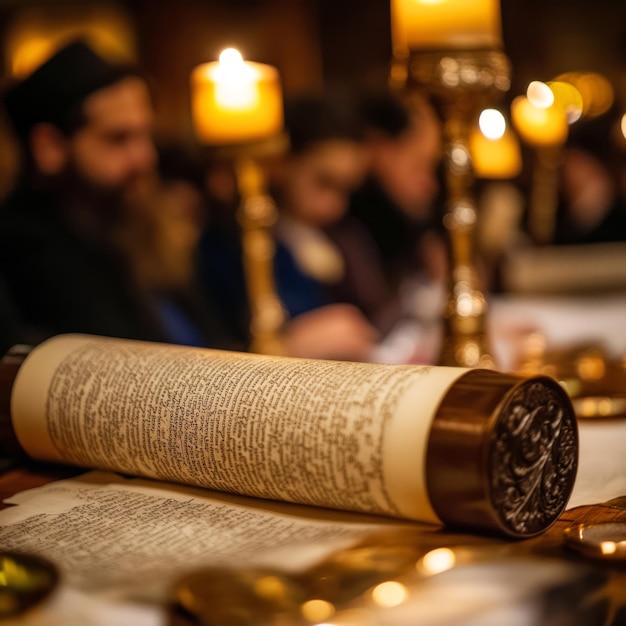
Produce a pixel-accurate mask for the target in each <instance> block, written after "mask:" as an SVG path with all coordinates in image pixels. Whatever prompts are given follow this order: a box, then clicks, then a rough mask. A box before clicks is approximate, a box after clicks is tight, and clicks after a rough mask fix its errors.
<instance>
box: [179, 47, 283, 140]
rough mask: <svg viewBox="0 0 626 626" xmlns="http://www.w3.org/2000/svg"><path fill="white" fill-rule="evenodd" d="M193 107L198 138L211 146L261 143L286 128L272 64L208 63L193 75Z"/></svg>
mask: <svg viewBox="0 0 626 626" xmlns="http://www.w3.org/2000/svg"><path fill="white" fill-rule="evenodd" d="M191 93H192V96H191V106H192V114H193V120H194V126H195V130H196V134H197V136H198V139H199V140H200V141H201V142H202V143H206V144H210V145H228V144H237V143H246V142H252V141H259V140H262V139H265V138H268V137H272V136H274V135H276V134H278V133H279V132H280V131H281V130H282V127H283V103H282V94H281V88H280V80H279V76H278V72H277V71H276V69H275V68H273V67H271V66H269V65H262V64H260V63H251V62H249V61H243V60H241V59H239V61H235V62H234V63H223V62H221V61H220V62H215V63H205V64H203V65H200V66H199V67H197V68H196V69H195V70H194V71H193V73H192V75H191Z"/></svg>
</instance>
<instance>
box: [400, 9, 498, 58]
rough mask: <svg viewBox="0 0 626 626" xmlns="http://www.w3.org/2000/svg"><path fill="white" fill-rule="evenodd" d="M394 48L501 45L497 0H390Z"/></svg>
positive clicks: (488, 46)
mask: <svg viewBox="0 0 626 626" xmlns="http://www.w3.org/2000/svg"><path fill="white" fill-rule="evenodd" d="M391 24H392V35H393V47H394V51H395V52H396V53H398V52H401V51H402V50H406V49H407V48H413V49H422V48H457V49H460V48H462V49H470V48H474V49H475V48H501V47H502V26H501V20H500V2H499V0H391Z"/></svg>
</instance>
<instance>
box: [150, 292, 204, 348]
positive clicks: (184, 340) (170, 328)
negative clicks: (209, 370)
mask: <svg viewBox="0 0 626 626" xmlns="http://www.w3.org/2000/svg"><path fill="white" fill-rule="evenodd" d="M155 303H156V310H157V314H158V316H159V320H160V322H161V324H162V325H163V328H164V329H165V332H166V334H167V340H168V341H169V342H171V343H175V344H178V345H181V346H194V347H198V348H202V347H205V346H206V339H205V338H204V336H203V335H202V333H201V332H200V330H199V329H198V328H196V326H195V325H194V324H193V323H192V322H191V320H190V319H189V317H188V316H187V315H186V314H185V312H184V311H183V310H182V308H180V307H179V306H178V305H177V304H176V303H175V302H172V301H171V300H166V299H165V298H158V299H156V302H155Z"/></svg>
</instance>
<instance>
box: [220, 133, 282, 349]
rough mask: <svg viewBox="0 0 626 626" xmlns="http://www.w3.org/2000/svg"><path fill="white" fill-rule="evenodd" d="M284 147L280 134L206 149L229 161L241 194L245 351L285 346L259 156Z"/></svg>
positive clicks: (271, 217)
mask: <svg viewBox="0 0 626 626" xmlns="http://www.w3.org/2000/svg"><path fill="white" fill-rule="evenodd" d="M287 147H288V141H287V138H286V136H285V135H283V134H281V135H277V136H275V137H270V138H268V139H266V140H263V141H256V142H253V143H247V144H238V145H228V146H222V147H220V148H216V149H213V150H211V154H212V156H213V157H214V158H218V159H221V160H227V161H231V162H233V163H234V168H235V174H236V177H237V186H238V189H239V195H240V198H241V201H240V206H239V211H238V213H237V219H238V221H239V224H240V226H241V247H242V261H243V269H244V275H245V279H246V290H247V294H248V303H249V306H250V338H251V342H250V351H251V352H256V353H259V354H272V355H279V356H280V355H284V354H285V352H286V350H285V346H284V341H283V337H282V330H283V326H284V323H285V320H286V313H285V310H284V308H283V305H282V302H281V301H280V298H279V297H278V293H277V291H276V285H275V283H274V254H275V249H276V246H275V243H274V235H273V228H274V224H275V223H276V220H277V218H278V211H277V209H276V205H275V204H274V201H273V199H272V198H271V196H269V194H268V193H267V189H266V180H265V173H264V171H263V169H262V168H261V166H260V165H259V160H261V159H266V158H272V157H276V156H279V155H280V154H282V153H283V152H284V151H285V150H286V149H287Z"/></svg>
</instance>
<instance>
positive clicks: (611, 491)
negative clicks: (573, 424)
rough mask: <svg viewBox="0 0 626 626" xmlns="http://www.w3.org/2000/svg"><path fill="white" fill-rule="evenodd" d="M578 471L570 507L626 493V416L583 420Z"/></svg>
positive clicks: (579, 428) (580, 426)
mask: <svg viewBox="0 0 626 626" xmlns="http://www.w3.org/2000/svg"><path fill="white" fill-rule="evenodd" d="M578 430H579V440H580V456H579V460H578V474H577V476H576V482H575V483H574V491H573V492H572V496H571V497H570V500H569V503H568V505H567V507H568V508H570V509H571V508H574V507H576V506H583V505H591V504H597V503H599V502H606V501H608V500H612V499H613V498H619V497H623V496H626V419H623V418H619V419H607V420H579V425H578Z"/></svg>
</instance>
